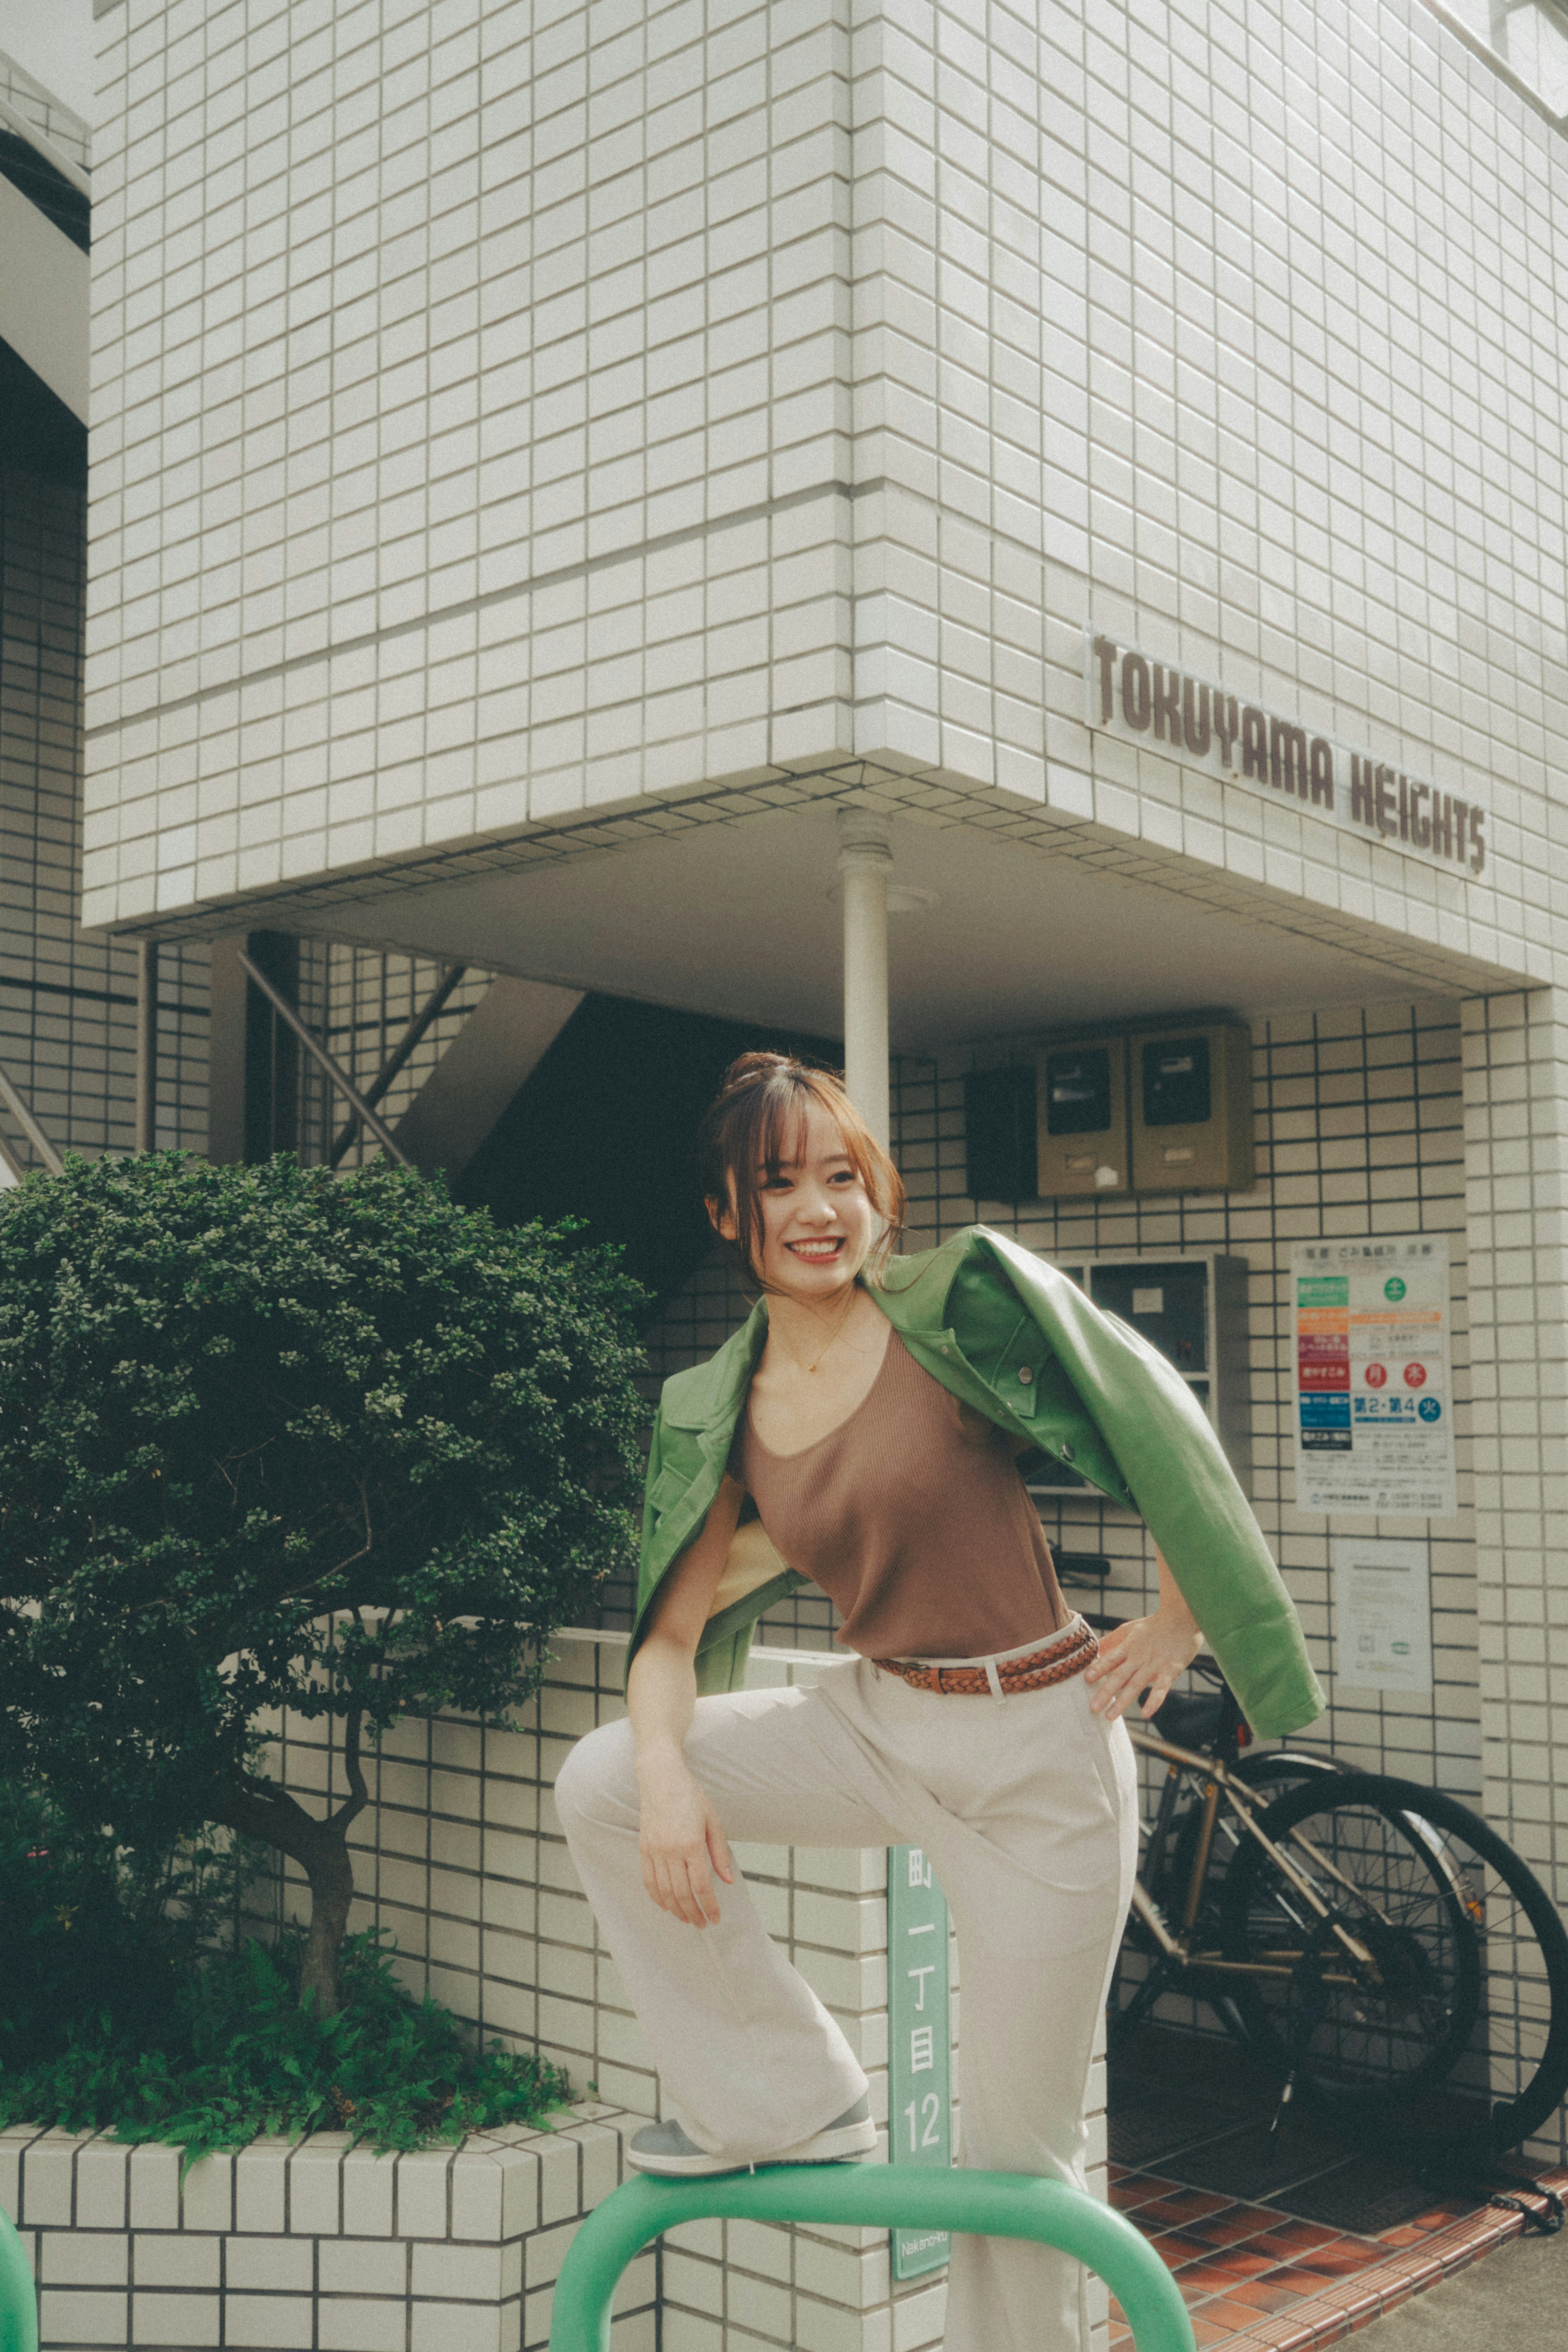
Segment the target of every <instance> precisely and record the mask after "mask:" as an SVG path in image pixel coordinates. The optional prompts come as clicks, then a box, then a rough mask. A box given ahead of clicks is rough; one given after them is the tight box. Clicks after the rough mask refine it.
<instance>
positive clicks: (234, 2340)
mask: <svg viewBox="0 0 1568 2352" xmlns="http://www.w3.org/2000/svg"><path fill="white" fill-rule="evenodd" d="M623 2122H624V2119H623V2118H622V2117H621V2116H617V2115H616V2114H615V2113H614V2112H613V2111H612V2110H611V2109H609V2108H606V2107H601V2106H597V2105H586V2106H580V2107H579V2108H578V2109H576V2110H575V2119H574V2120H573V2119H569V2120H567V2121H566V2122H565V2123H564V2124H563V2126H562V2128H561V2129H559V2131H555V2132H549V2133H537V2132H522V2131H497V2132H492V2133H486V2134H476V2135H473V2136H471V2137H469V2138H468V2139H467V2140H465V2142H464V2144H463V2146H462V2147H460V2148H450V2147H444V2148H431V2149H426V2150H424V2151H423V2152H421V2153H420V2154H418V2155H413V2156H401V2157H377V2156H374V2155H372V2154H371V2151H370V2150H369V2149H368V2148H353V2149H350V2147H349V2145H348V2140H347V2136H346V2135H345V2134H344V2133H341V2132H319V2133H317V2134H316V2135H315V2136H314V2137H312V2138H310V2139H308V2140H306V2141H304V2142H302V2143H301V2144H300V2145H299V2146H298V2147H295V2148H293V2149H290V2147H288V2145H287V2142H286V2141H283V2140H263V2141H258V2142H257V2143H256V2145H255V2146H253V2147H248V2148H246V2150H245V2151H244V2153H243V2154H242V2155H239V2156H237V2157H228V2156H223V2157H208V2158H204V2160H203V2162H201V2163H200V2164H196V2165H193V2166H192V2168H190V2170H189V2171H188V2172H187V2173H186V2175H185V2177H184V2179H183V2180H182V2179H181V2177H180V2152H179V2150H178V2149H176V2148H172V2147H138V2148H134V2149H132V2148H129V2147H120V2146H118V2145H117V2144H116V2143H115V2142H114V2141H112V2140H109V2139H105V2138H103V2137H94V2136H93V2135H90V2134H85V2135H81V2136H76V2135H73V2134H71V2133H68V2132H59V2131H51V2132H44V2133H41V2134H40V2133H37V2132H35V2131H32V2130H30V2129H29V2128H28V2127H27V2126H25V2125H19V2126H14V2127H13V2128H12V2129H10V2130H9V2131H6V2132H4V2133H0V2203H4V2205H5V2209H6V2210H7V2211H8V2212H10V2213H11V2214H13V2215H14V2216H15V2217H16V2219H17V2221H18V2222H19V2225H20V2227H21V2230H22V2233H23V2240H24V2243H25V2244H26V2247H27V2251H28V2252H29V2254H30V2255H31V2258H32V2261H33V2268H34V2275H35V2276H36V2277H37V2280H38V2283H39V2292H40V2319H41V2339H42V2347H43V2352H78V2347H88V2346H103V2345H110V2346H120V2345H126V2346H129V2345H134V2346H136V2347H138V2352H172V2347H185V2346H200V2347H204V2352H215V2348H216V2347H236V2352H243V2348H244V2347H256V2352H261V2348H262V2347H266V2348H267V2352H528V2347H536V2346H542V2345H544V2344H545V2343H546V2342H547V2341H548V2339H549V2326H550V2300H551V2290H552V2287H553V2284H554V2281H555V2278H556V2275H557V2273H558V2272H559V2269H560V2264H561V2260H562V2257H563V2255H564V2253H565V2251H566V2248H567V2246H568V2245H569V2244H570V2240H571V2235H572V2231H574V2229H575V2228H576V2226H577V2223H578V2222H579V2221H580V2219H581V2217H582V2215H583V2214H584V2213H586V2212H588V2211H589V2210H591V2208H592V2207H593V2206H594V2205H596V2204H597V2203H598V2202H599V2200H600V2199H601V2197H605V2196H607V2195H608V2194H609V2192H610V2191H611V2189H613V2188H614V2187H615V2185H616V2183H617V2181H618V2180H619V2179H620V2178H621V2173H622V2138H623ZM627 2127H628V2128H629V2127H630V2126H627ZM655 2281H656V2257H655V2255H654V2254H653V2252H648V2253H646V2254H643V2255H640V2256H639V2257H638V2259H637V2261H636V2262H635V2263H632V2266H631V2268H630V2269H629V2270H628V2271H627V2273H626V2275H625V2277H624V2279H623V2280H622V2286H621V2291H620V2294H619V2296H618V2298H617V2303H616V2312H617V2317H616V2321H615V2326H614V2329H613V2343H614V2348H615V2352H654V2346H655V2344H656V2342H657V2326H656V2319H655V2312H654V2293H655Z"/></svg>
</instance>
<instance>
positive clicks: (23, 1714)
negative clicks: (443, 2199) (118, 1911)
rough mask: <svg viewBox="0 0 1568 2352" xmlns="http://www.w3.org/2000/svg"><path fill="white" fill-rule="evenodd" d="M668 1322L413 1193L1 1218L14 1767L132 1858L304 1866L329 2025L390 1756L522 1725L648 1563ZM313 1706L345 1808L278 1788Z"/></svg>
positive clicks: (311, 1942)
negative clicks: (448, 1712)
mask: <svg viewBox="0 0 1568 2352" xmlns="http://www.w3.org/2000/svg"><path fill="white" fill-rule="evenodd" d="M640 1296H641V1294H639V1293H638V1292H637V1291H636V1290H635V1288H634V1286H632V1284H630V1283H629V1282H628V1281H626V1280H625V1278H624V1277H623V1276H622V1275H621V1274H620V1273H619V1272H618V1270H617V1267H616V1265H615V1263H614V1259H613V1255H612V1253H609V1252H607V1251H604V1250H597V1249H586V1248H581V1247H579V1246H577V1245H576V1244H575V1242H574V1239H573V1236H572V1234H571V1233H570V1229H565V1230H553V1231H552V1230H545V1229H543V1228H541V1227H539V1226H538V1225H530V1226H525V1227H523V1228H520V1229H518V1230H517V1231H513V1232H504V1231H502V1230H500V1229H498V1228H497V1226H496V1225H495V1224H494V1223H493V1222H492V1220H491V1219H490V1217H489V1216H488V1215H487V1214H486V1213H484V1212H476V1211H473V1210H465V1209H459V1208H457V1207H455V1206H454V1204H453V1203H452V1202H451V1201H450V1200H449V1199H448V1198H447V1197H446V1194H445V1192H444V1191H443V1190H442V1189H441V1188H440V1187H438V1186H435V1185H432V1184H428V1183H426V1182H424V1181H422V1180H421V1179H420V1178H418V1177H416V1176H413V1175H409V1174H405V1173H403V1172H402V1171H392V1170H388V1169H383V1168H373V1169H370V1170H367V1171H363V1172H362V1173H361V1174H358V1175H353V1176H350V1177H347V1178H340V1177H335V1176H332V1175H329V1173H328V1172H327V1171H325V1170H319V1169H311V1170H301V1169H299V1168H298V1167H296V1166H295V1165H294V1164H293V1163H292V1162H291V1161H289V1160H274V1161H272V1162H270V1163H269V1164H268V1165H267V1166H265V1167H258V1168H227V1167H224V1168H220V1167H211V1166H208V1165H206V1164H204V1163H203V1162H201V1161H197V1160H189V1159H185V1158H183V1157H182V1156H180V1155H178V1154H175V1153H160V1154H150V1155H147V1156H144V1157H142V1158H140V1159H134V1160H98V1161H96V1162H91V1163H89V1162H85V1161H82V1160H71V1161H68V1164H67V1167H66V1171H65V1173H64V1174H63V1175H61V1176H57V1177H31V1178H29V1179H28V1180H27V1181H26V1183H24V1184H22V1185H21V1186H19V1187H18V1188H16V1190H15V1191H14V1192H11V1193H9V1194H7V1195H5V1196H4V1198H3V1199H0V1595H4V1596H5V1598H4V1599H3V1600H0V1701H3V1703H4V1708H5V1729H6V1733H7V1735H8V1738H7V1743H6V1744H7V1746H9V1747H11V1748H14V1749H15V1751H16V1755H17V1758H18V1760H20V1761H22V1762H23V1763H24V1764H25V1766H26V1768H27V1769H30V1770H32V1771H34V1772H36V1773H39V1774H41V1775H43V1776H46V1777H47V1780H48V1783H49V1785H50V1787H51V1789H52V1790H53V1791H54V1792H55V1794H56V1796H57V1798H58V1799H60V1800H61V1801H64V1802H65V1803H67V1804H68V1806H70V1807H71V1808H73V1809H75V1810H77V1811H79V1812H80V1813H81V1814H82V1816H83V1817H84V1818H87V1819H90V1820H91V1821H93V1822H102V1823H108V1824H110V1825H111V1826H112V1827H113V1828H114V1829H115V1830H116V1831H117V1832H119V1833H120V1835H121V1836H122V1837H124V1838H126V1839H127V1840H130V1841H131V1842H136V1841H139V1840H141V1839H152V1838H156V1837H160V1836H166V1835H167V1834H168V1833H169V1832H171V1831H177V1830H182V1829H189V1828H191V1827H193V1825H195V1824H196V1823H199V1822H224V1823H226V1824H228V1825H229V1827H231V1828H232V1829H234V1830H235V1831H238V1832H242V1833H243V1834H245V1835H246V1836H249V1837H254V1838H257V1839H262V1840H265V1841H267V1843H270V1844H272V1845H274V1846H278V1847H281V1848H282V1850H283V1852H284V1853H287V1854H289V1855H291V1856H292V1857H293V1858H294V1859H295V1861H297V1862H298V1864H300V1866H301V1868H302V1869H303V1871H304V1873H305V1875H306V1878H307V1879H308V1884H309V1889H310V1922H309V1929H308V1939H307V1946H306V1954H305V1963H304V1972H303V1981H302V1997H303V1994H304V1993H305V1992H309V1993H312V1994H313V1995H314V1996H315V1998H316V2000H317V2001H318V2002H319V2006H320V2008H321V2011H322V2012H323V2013H324V2014H326V2015H331V2014H333V2013H334V2012H335V2011H336V2010H337V2008H338V2007H339V2000H340V1995H339V1955H340V1949H341V1946H342V1942H343V1937H344V1935H345V1932H346V1929H347V1926H348V1918H349V1908H350V1903H351V1901H352V1897H353V1875H352V1868H351V1864H350V1856H349V1851H348V1844H347V1832H348V1830H349V1826H350V1822H352V1821H353V1819H354V1818H355V1816H356V1814H358V1813H359V1812H360V1811H361V1810H362V1808H363V1807H364V1805H365V1804H366V1802H367V1801H368V1796H369V1790H368V1788H367V1784H366V1780H365V1772H364V1764H363V1758H362V1753H361V1750H362V1742H363V1739H364V1736H365V1731H366V1728H367V1727H369V1728H370V1729H371V1733H372V1734H374V1733H376V1732H379V1731H380V1730H382V1729H383V1728H385V1727H387V1726H389V1725H390V1724H392V1722H394V1721H395V1720H396V1719H397V1718H398V1717H401V1716H402V1715H405V1714H409V1713H415V1714H428V1713H432V1712H434V1711H435V1710H437V1709H440V1708H461V1709H464V1710H466V1711H470V1712H476V1713H480V1712H483V1713H495V1712H497V1711H504V1710H506V1709H507V1708H509V1707H513V1706H517V1705H518V1704H519V1703H520V1702H521V1701H523V1700H525V1699H526V1698H527V1697H528V1696H530V1695H531V1693H532V1692H533V1691H534V1690H535V1689H536V1688H537V1687H538V1681H539V1676H540V1673H541V1670H542V1661H543V1656H544V1653H545V1647H546V1644H547V1643H548V1641H549V1636H550V1634H551V1633H552V1631H553V1630H554V1629H555V1628H556V1627H557V1626H559V1625H560V1624H562V1623H564V1622H569V1621H570V1617H571V1616H572V1615H573V1614H574V1613H575V1612H580V1611H581V1610H582V1609H583V1608H584V1607H585V1606H586V1604H587V1603H588V1602H589V1601H590V1600H591V1597H592V1595H593V1593H594V1592H595V1591H596V1590H597V1588H598V1586H599V1584H600V1583H601V1580H602V1579H603V1578H604V1576H605V1575H606V1574H607V1573H608V1572H609V1571H610V1570H612V1569H615V1568H619V1567H622V1565H624V1564H625V1563H626V1562H628V1560H629V1559H630V1558H631V1556H632V1520H631V1517H630V1512H629V1508H628V1506H629V1504H630V1501H631V1499H632V1494H633V1492H634V1486H635V1480H636V1475H637V1451H638V1449H637V1444H636V1438H637V1431H638V1427H639V1423H640V1419H641V1407H640V1404H639V1402H638V1399H637V1396H636V1392H635V1391H634V1389H633V1387H632V1373H633V1372H634V1370H636V1369H637V1366H638V1364H639V1362H640V1360H641V1359H640V1351H639V1349H638V1348H637V1346H636V1343H635V1340H634V1338H633V1336H632V1326H631V1322H630V1317H631V1314H632V1309H633V1307H635V1305H636V1304H637V1303H638V1301H639V1298H640ZM285 1706H287V1707H289V1708H292V1709H293V1710H294V1711H295V1712H296V1713H297V1714H299V1715H302V1716H307V1717H318V1718H319V1717H327V1718H329V1722H330V1723H331V1724H332V1725H334V1726H336V1727H338V1729H337V1731H336V1733H335V1735H334V1733H333V1732H331V1731H329V1738H333V1737H334V1736H335V1737H336V1739H337V1752H338V1759H339V1763H340V1780H341V1785H342V1787H343V1788H344V1790H345V1791H346V1793H345V1794H344V1796H343V1797H342V1799H341V1800H340V1801H338V1802H336V1803H335V1804H333V1805H331V1806H330V1807H325V1808H324V1809H323V1811H320V1812H317V1811H312V1810H310V1809H309V1808H308V1806H306V1805H304V1804H301V1803H300V1802H298V1800H297V1799H296V1798H294V1797H293V1796H291V1795H289V1794H288V1793H287V1791H285V1790H283V1789H282V1788H280V1787H279V1786H278V1785H277V1783H276V1782H275V1781H273V1780H269V1779H267V1777H266V1775H265V1773H264V1772H263V1771H262V1770H261V1769H259V1763H260V1759H259V1756H258V1736H257V1729H256V1718H257V1717H258V1716H259V1715H260V1714H261V1713H262V1712H263V1711H265V1710H267V1709H273V1708H281V1707H285Z"/></svg>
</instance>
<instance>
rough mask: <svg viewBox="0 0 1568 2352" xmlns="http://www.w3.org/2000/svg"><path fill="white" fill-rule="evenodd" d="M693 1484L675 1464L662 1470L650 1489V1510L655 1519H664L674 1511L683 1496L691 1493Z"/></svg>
mask: <svg viewBox="0 0 1568 2352" xmlns="http://www.w3.org/2000/svg"><path fill="white" fill-rule="evenodd" d="M691 1483H692V1482H691V1480H690V1479H689V1478H688V1477H687V1476H686V1475H685V1473H684V1472H683V1471H680V1470H677V1469H676V1468H675V1467H674V1464H672V1465H670V1467H669V1468H668V1469H667V1470H661V1471H660V1473H659V1475H658V1476H657V1477H656V1478H655V1479H654V1481H653V1485H652V1486H650V1487H649V1489H648V1508H649V1509H650V1510H651V1511H652V1512H653V1516H654V1517H655V1518H663V1517H664V1516H665V1514H666V1513H667V1512H669V1511H673V1510H674V1507H675V1505H676V1504H677V1503H678V1502H679V1501H680V1499H681V1497H682V1496H683V1495H685V1494H688V1493H689V1492H690V1491H691Z"/></svg>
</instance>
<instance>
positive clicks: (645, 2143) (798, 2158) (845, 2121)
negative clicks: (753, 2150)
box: [626, 2091, 876, 2180]
mask: <svg viewBox="0 0 1568 2352" xmlns="http://www.w3.org/2000/svg"><path fill="white" fill-rule="evenodd" d="M875 2146H876V2126H875V2125H874V2124H873V2121H872V2119H871V2093H870V2092H869V2091H867V2092H864V2093H863V2094H862V2096H861V2097H860V2098H858V2099H857V2100H856V2101H855V2103H854V2105H853V2106H852V2107H846V2108H845V2110H844V2112H843V2114H842V2115H841V2116H840V2117H839V2118H838V2120H837V2122H836V2123H831V2124H825V2125H824V2126H823V2127H822V2129H821V2131H820V2132H813V2133H812V2134H811V2137H810V2139H802V2140H798V2141H797V2142H796V2144H795V2146H794V2147H779V2148H773V2149H770V2150H769V2151H768V2154H767V2155H766V2156H758V2157H751V2158H746V2157H739V2158H737V2157H733V2156H709V2155H707V2154H706V2151H705V2150H704V2149H702V2148H700V2147H697V2145H696V2143H695V2140H690V2139H688V2138H687V2137H686V2135H685V2132H684V2131H683V2130H682V2129H681V2127H680V2126H679V2124H678V2123H676V2121H675V2119H674V2116H670V2117H669V2118H668V2120H667V2121H665V2122H664V2123H662V2124H644V2125H643V2128H642V2130H641V2131H640V2132H636V2133H634V2134H633V2135H632V2145H631V2147H629V2148H628V2149H627V2151H626V2161H627V2163H628V2164H630V2165H631V2166H632V2168H633V2170H635V2171H637V2172H657V2173H662V2174H664V2175H667V2176H669V2177H670V2178H672V2179H682V2180H687V2179H701V2178H702V2177H703V2176H704V2175H705V2174H708V2173H715V2172H745V2171H747V2170H748V2169H749V2168H751V2167H752V2166H754V2165H758V2164H842V2163H845V2162H847V2161H848V2160H849V2159H850V2158H853V2157H857V2156H869V2155H870V2154H871V2153H872V2150H873V2148H874V2147H875Z"/></svg>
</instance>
